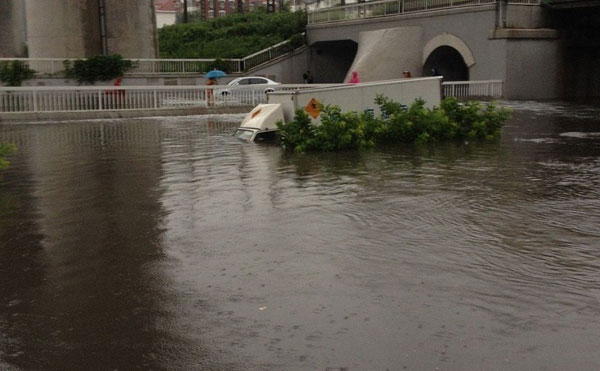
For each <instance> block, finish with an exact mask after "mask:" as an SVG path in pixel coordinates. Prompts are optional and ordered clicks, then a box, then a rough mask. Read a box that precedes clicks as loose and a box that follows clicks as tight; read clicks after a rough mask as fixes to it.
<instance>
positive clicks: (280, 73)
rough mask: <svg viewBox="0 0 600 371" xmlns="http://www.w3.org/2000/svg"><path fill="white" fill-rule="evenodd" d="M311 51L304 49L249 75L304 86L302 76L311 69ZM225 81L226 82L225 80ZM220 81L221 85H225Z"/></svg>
mask: <svg viewBox="0 0 600 371" xmlns="http://www.w3.org/2000/svg"><path fill="white" fill-rule="evenodd" d="M309 59H310V50H309V49H308V48H302V49H299V50H297V51H296V52H294V53H293V54H292V55H290V56H287V57H285V58H282V59H279V60H276V61H274V62H272V63H269V64H267V65H266V66H264V67H261V68H258V69H254V70H252V71H251V72H249V73H247V75H252V76H265V77H267V78H269V79H271V80H275V81H277V82H281V83H283V84H302V83H303V82H304V81H303V80H302V74H303V73H304V72H305V71H306V70H307V69H308V68H309V67H308V66H309ZM223 81H225V80H223ZM223 81H220V82H219V83H223Z"/></svg>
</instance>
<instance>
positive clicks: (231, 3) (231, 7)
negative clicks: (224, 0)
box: [229, 1, 235, 10]
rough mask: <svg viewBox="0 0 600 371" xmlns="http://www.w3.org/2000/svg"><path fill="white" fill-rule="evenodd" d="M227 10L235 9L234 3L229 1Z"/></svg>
mask: <svg viewBox="0 0 600 371" xmlns="http://www.w3.org/2000/svg"><path fill="white" fill-rule="evenodd" d="M229 9H231V10H234V9H235V1H229Z"/></svg>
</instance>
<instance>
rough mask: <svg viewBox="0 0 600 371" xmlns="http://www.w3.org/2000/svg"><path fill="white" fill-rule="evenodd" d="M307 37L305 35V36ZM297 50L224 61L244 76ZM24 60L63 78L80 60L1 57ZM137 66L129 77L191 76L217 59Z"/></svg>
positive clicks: (276, 48)
mask: <svg viewBox="0 0 600 371" xmlns="http://www.w3.org/2000/svg"><path fill="white" fill-rule="evenodd" d="M303 35H304V34H303ZM293 50H294V47H293V46H292V44H291V42H290V40H285V41H282V42H280V43H278V44H275V45H273V46H270V47H268V48H265V49H263V50H260V51H258V52H256V53H253V54H251V55H249V56H247V57H244V58H238V59H223V60H222V61H223V62H224V63H227V64H228V65H229V71H230V72H231V73H241V72H243V71H245V70H249V69H251V68H253V67H256V66H258V65H260V64H262V63H265V62H268V61H270V60H272V59H274V58H277V57H280V56H282V55H284V54H287V53H290V52H292V51H293ZM15 60H17V61H22V62H23V63H25V64H26V65H27V66H29V67H30V68H32V69H33V70H35V71H36V72H37V73H38V74H41V75H61V74H63V72H64V62H65V61H70V62H73V61H76V60H77V59H76V58H0V62H10V61H15ZM131 61H132V62H134V65H135V67H134V68H133V69H132V70H130V71H128V72H127V73H126V75H142V74H162V73H169V74H188V73H191V74H193V73H204V72H206V71H209V70H210V66H211V64H212V63H214V62H215V59H132V60H131Z"/></svg>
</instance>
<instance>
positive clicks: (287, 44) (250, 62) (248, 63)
mask: <svg viewBox="0 0 600 371" xmlns="http://www.w3.org/2000/svg"><path fill="white" fill-rule="evenodd" d="M304 35H305V33H302V36H304ZM302 45H304V43H303V44H302ZM295 49H296V45H294V44H292V42H291V41H290V40H285V41H282V42H280V43H278V44H275V45H272V46H270V47H268V48H266V49H263V50H260V51H258V52H256V53H253V54H250V55H249V56H247V57H244V58H242V59H241V61H242V68H243V69H244V70H246V71H247V70H250V69H252V68H254V67H256V66H259V65H261V64H263V63H266V62H268V61H270V60H273V59H275V58H278V57H281V56H282V55H285V54H287V53H290V52H292V51H294V50H295Z"/></svg>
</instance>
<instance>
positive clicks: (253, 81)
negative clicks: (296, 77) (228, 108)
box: [216, 76, 281, 96]
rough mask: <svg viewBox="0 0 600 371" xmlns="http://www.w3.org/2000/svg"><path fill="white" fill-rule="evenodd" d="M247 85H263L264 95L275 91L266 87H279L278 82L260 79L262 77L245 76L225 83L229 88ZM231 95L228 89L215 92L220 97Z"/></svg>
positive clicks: (264, 78)
mask: <svg viewBox="0 0 600 371" xmlns="http://www.w3.org/2000/svg"><path fill="white" fill-rule="evenodd" d="M249 85H265V89H264V92H265V93H270V92H272V91H275V89H273V88H272V87H268V85H281V84H280V83H278V82H275V81H273V80H271V79H267V78H266V77H262V76H245V77H238V78H235V79H233V80H231V81H229V82H228V83H227V86H231V87H234V86H235V87H237V86H239V87H243V86H249ZM230 93H231V90H230V89H227V88H225V89H219V90H217V91H216V94H218V95H221V96H226V95H229V94H230Z"/></svg>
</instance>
